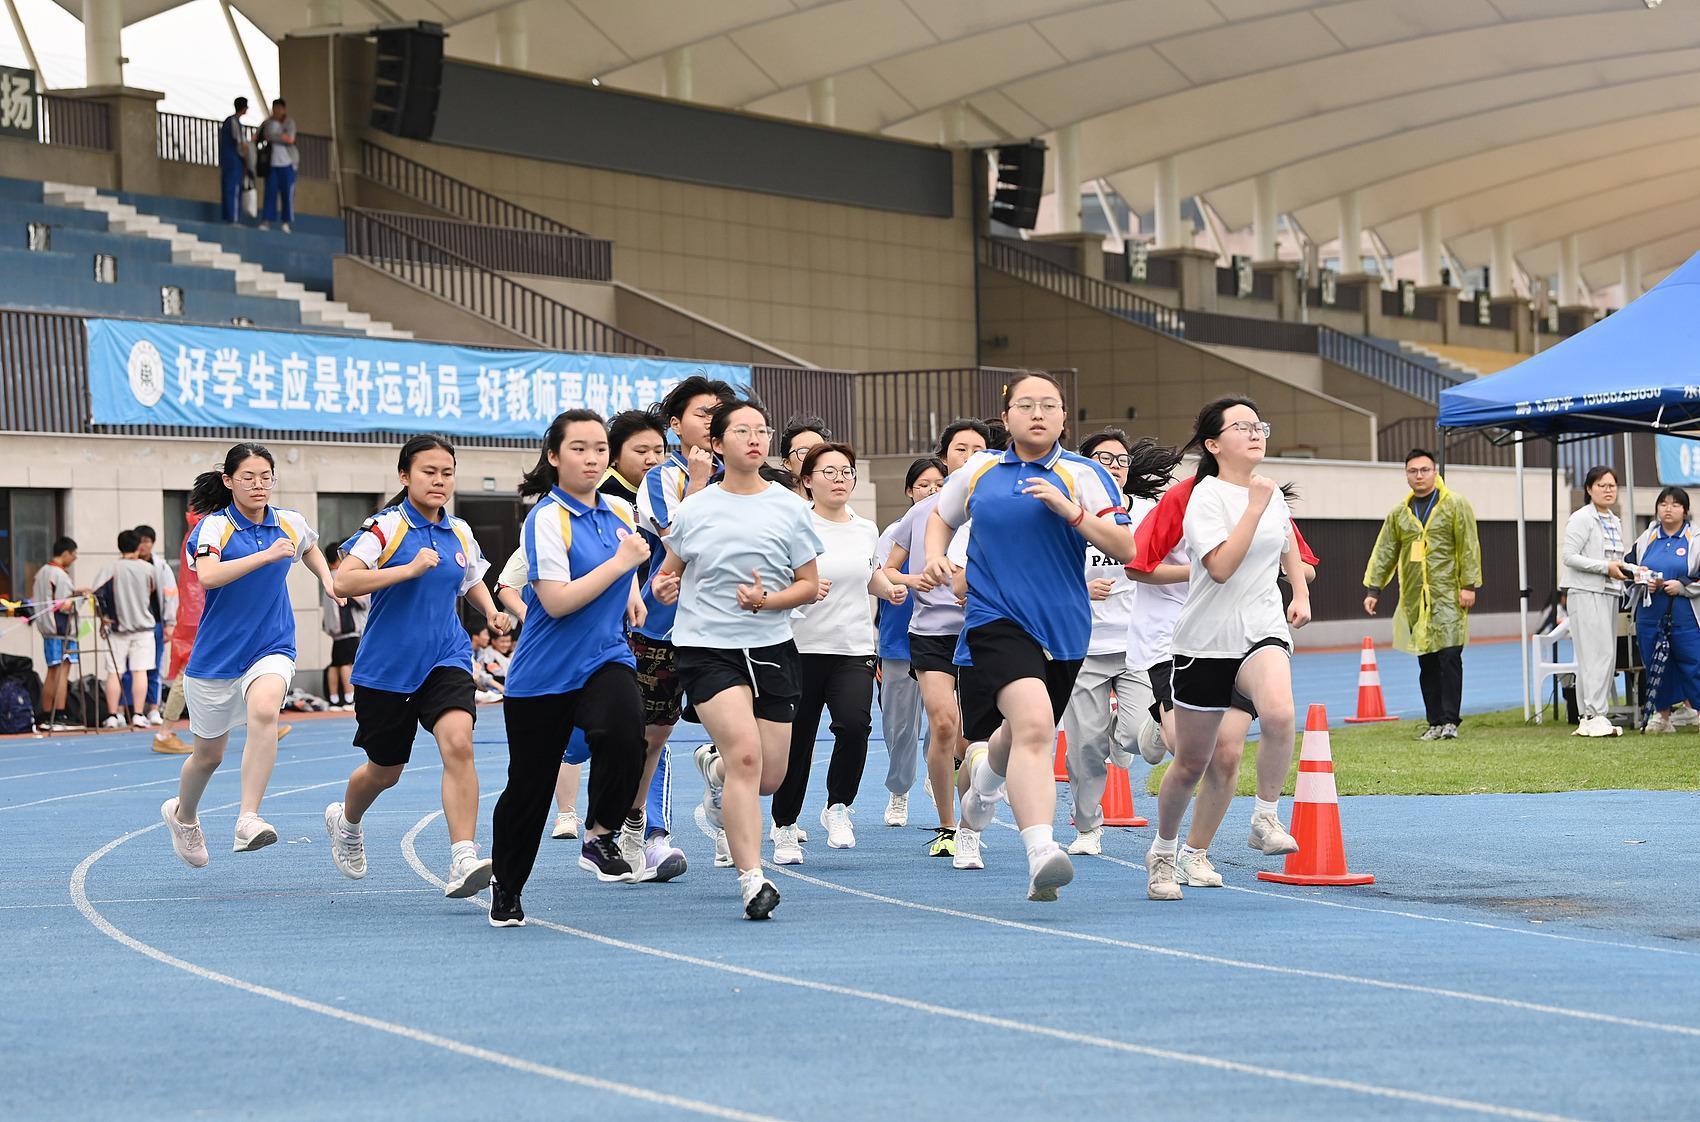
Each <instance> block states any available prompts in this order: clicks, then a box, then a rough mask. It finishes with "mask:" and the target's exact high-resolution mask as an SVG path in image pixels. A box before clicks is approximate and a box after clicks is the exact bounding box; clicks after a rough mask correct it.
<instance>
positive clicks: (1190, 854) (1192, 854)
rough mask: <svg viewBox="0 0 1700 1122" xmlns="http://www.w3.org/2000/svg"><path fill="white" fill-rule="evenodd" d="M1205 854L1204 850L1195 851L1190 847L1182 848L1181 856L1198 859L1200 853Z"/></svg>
mask: <svg viewBox="0 0 1700 1122" xmlns="http://www.w3.org/2000/svg"><path fill="white" fill-rule="evenodd" d="M1203 852H1204V851H1203V850H1202V849H1194V848H1192V846H1190V845H1183V846H1181V856H1182V857H1197V856H1198V855H1199V854H1200V853H1203Z"/></svg>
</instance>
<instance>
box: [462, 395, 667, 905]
mask: <svg viewBox="0 0 1700 1122" xmlns="http://www.w3.org/2000/svg"><path fill="white" fill-rule="evenodd" d="M607 469H608V430H607V428H605V427H604V426H603V424H602V418H601V417H599V416H598V415H597V414H595V413H593V412H591V411H590V410H588V409H569V410H567V411H566V412H565V413H562V414H561V415H560V416H558V417H556V418H555V420H554V421H553V422H552V423H551V424H550V425H549V431H548V433H547V434H546V435H545V436H544V441H543V451H542V454H541V455H539V456H538V458H537V466H536V467H534V468H532V469H531V471H530V472H529V473H527V475H526V477H525V478H524V479H523V480H521V481H520V488H519V491H520V496H521V497H522V498H523V497H524V496H527V495H541V496H542V497H541V498H539V499H538V501H537V505H536V506H534V507H532V508H531V513H530V514H528V515H526V518H525V529H524V531H523V533H522V535H521V548H522V549H524V551H525V557H526V577H527V580H526V585H525V590H524V592H523V593H522V595H523V597H524V600H525V609H526V610H525V627H524V628H523V629H522V630H521V631H520V636H519V646H518V647H517V648H515V650H514V656H513V661H512V662H511V663H509V665H508V678H507V682H506V687H507V700H506V701H504V702H503V704H502V708H503V709H504V710H505V711H506V715H507V722H508V785H507V786H506V787H505V788H504V789H503V790H502V796H501V798H500V799H498V800H497V801H496V810H495V813H494V815H493V816H492V821H491V829H492V832H493V833H494V835H495V837H494V841H493V843H492V853H493V855H494V857H495V878H496V879H495V884H494V886H493V887H492V889H491V894H490V895H491V903H490V924H491V926H493V927H522V926H524V925H525V910H524V908H523V907H522V906H521V904H520V893H521V892H522V891H524V889H525V882H526V880H527V878H529V877H530V876H531V868H532V866H533V865H534V864H535V863H536V861H537V847H538V844H539V843H540V842H541V841H542V839H543V831H544V829H545V827H546V826H547V824H548V821H549V804H550V800H551V799H552V797H553V796H554V793H555V779H556V775H557V773H558V772H559V770H560V764H561V756H562V754H563V753H564V752H565V751H566V748H567V742H568V740H569V739H570V738H571V736H572V734H573V730H574V729H580V730H583V732H584V738H585V741H586V743H587V744H588V745H589V748H590V792H589V798H588V799H587V800H586V804H585V815H584V834H585V837H584V845H583V847H582V849H581V851H580V855H579V867H580V868H582V869H584V870H586V871H587V872H591V873H594V874H595V875H596V878H597V879H598V880H601V881H621V880H632V879H635V878H636V877H637V875H638V870H642V869H643V868H644V844H643V843H644V838H643V812H642V810H641V809H640V810H638V811H635V812H633V811H632V809H631V808H632V806H633V804H634V801H635V799H636V797H637V793H638V787H639V783H640V782H641V780H642V777H643V770H644V734H643V694H642V693H641V692H640V691H639V689H638V681H637V670H636V663H637V660H636V659H635V658H634V657H633V656H632V650H631V647H630V646H629V645H628V644H627V642H626V624H627V623H628V622H630V623H632V624H633V625H635V624H637V623H639V622H641V621H642V618H643V601H642V599H641V598H640V596H639V593H638V587H637V580H636V578H635V577H634V575H633V574H634V572H635V570H636V569H637V568H638V567H639V566H640V565H642V564H643V563H644V561H645V560H647V559H648V557H649V543H648V542H647V541H645V540H644V537H643V535H642V534H640V533H638V532H637V525H636V515H635V514H634V512H633V510H632V506H631V504H630V503H628V502H626V501H625V500H624V499H619V498H615V497H614V496H612V495H601V494H598V493H597V490H596V485H597V484H598V483H599V482H600V481H601V479H602V474H603V472H605V471H607ZM628 812H630V813H628ZM622 824H623V825H622ZM615 830H619V831H620V834H619V839H618V841H616V839H615V836H614V831H615Z"/></svg>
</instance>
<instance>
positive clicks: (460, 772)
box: [325, 436, 510, 898]
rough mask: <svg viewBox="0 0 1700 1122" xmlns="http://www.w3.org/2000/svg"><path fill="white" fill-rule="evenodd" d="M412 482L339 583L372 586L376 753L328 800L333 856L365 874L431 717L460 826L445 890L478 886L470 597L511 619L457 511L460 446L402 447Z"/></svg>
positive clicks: (358, 671) (366, 640)
mask: <svg viewBox="0 0 1700 1122" xmlns="http://www.w3.org/2000/svg"><path fill="white" fill-rule="evenodd" d="M396 471H397V473H398V474H399V475H400V477H401V485H402V489H401V491H400V492H399V493H398V494H397V495H396V496H395V497H394V498H393V499H391V500H390V502H389V505H388V506H386V507H385V508H384V509H383V510H380V511H379V512H378V513H377V514H374V515H373V516H372V517H370V518H368V519H367V520H366V522H365V523H364V524H363V525H362V526H361V527H360V529H359V531H358V532H356V533H355V534H354V536H353V537H351V538H349V539H348V541H346V542H344V543H343V547H342V551H343V560H342V564H341V565H339V566H337V570H336V588H337V592H338V594H340V595H342V596H370V597H371V598H372V607H371V609H370V612H369V613H368V615H367V617H366V633H365V635H364V636H363V637H362V639H361V642H360V650H359V653H357V654H356V655H355V656H354V675H353V681H354V684H355V685H356V686H358V687H360V688H359V690H358V691H356V693H355V695H354V714H355V719H356V721H357V722H358V724H357V726H356V728H355V732H354V744H355V746H356V747H358V748H364V749H365V750H366V759H367V762H366V763H364V764H361V765H360V766H359V767H357V768H355V769H354V774H352V775H350V776H349V777H348V790H347V792H346V793H345V794H344V795H343V801H342V802H340V803H331V804H330V805H329V806H327V807H326V808H325V832H326V833H327V834H329V835H330V841H331V860H332V861H333V862H334V863H335V864H336V867H337V869H338V870H340V871H341V872H342V874H343V876H346V877H350V878H353V879H355V880H358V879H360V878H361V877H363V876H365V875H366V843H365V836H364V834H363V832H362V830H361V826H360V822H361V819H363V818H364V817H365V816H366V811H367V810H368V809H370V808H371V806H372V804H373V803H374V802H375V801H377V798H378V796H379V795H381V794H383V793H384V792H385V791H387V790H389V789H390V788H391V787H394V786H395V785H396V783H397V782H398V781H400V779H401V773H402V770H403V769H404V768H406V767H407V762H408V760H409V759H410V758H411V757H412V755H413V737H414V733H415V732H417V731H418V730H419V729H421V728H423V729H424V730H425V731H426V732H429V733H431V734H432V735H433V736H434V737H436V740H437V751H438V752H439V753H441V755H442V757H443V818H444V820H445V821H446V822H447V824H448V828H449V875H448V880H447V882H446V886H445V887H444V889H443V895H445V896H452V897H456V898H463V897H467V896H473V895H476V894H477V893H478V892H480V891H482V890H483V888H484V887H485V886H486V885H488V884H489V883H490V861H489V860H488V859H485V860H482V861H480V860H479V859H478V846H477V843H476V842H474V841H473V837H474V834H475V832H476V830H477V826H478V773H477V771H476V770H474V768H473V763H472V725H473V721H474V719H475V718H474V713H475V710H476V702H475V701H474V699H473V695H474V693H475V692H476V691H475V690H474V687H473V682H472V640H471V638H470V637H469V636H468V635H467V631H466V628H465V627H464V626H463V625H462V624H461V621H460V607H459V604H460V598H461V597H462V596H464V597H466V598H467V599H468V600H469V601H471V603H472V606H473V607H475V608H477V609H478V611H479V612H480V613H481V614H482V615H483V616H484V618H485V619H487V620H488V621H489V622H490V629H491V630H492V631H494V632H495V633H496V634H498V635H500V634H503V633H505V632H506V631H507V630H508V627H509V626H510V624H509V620H508V616H507V613H505V612H500V611H497V610H496V605H495V603H494V602H493V601H492V600H491V599H490V590H489V589H488V588H486V587H485V586H484V582H483V578H484V574H485V572H486V571H488V570H489V568H490V563H489V562H488V561H486V560H485V559H484V552H483V550H481V549H479V548H478V540H477V539H476V538H474V537H473V536H472V527H471V526H469V525H467V524H466V522H465V521H463V520H461V519H459V518H456V517H455V516H454V515H452V514H450V513H449V512H448V505H449V503H450V501H452V500H453V499H454V493H455V450H454V447H453V446H452V445H450V444H449V442H448V441H446V440H443V439H442V438H441V437H436V436H416V437H414V438H413V439H412V440H409V441H408V442H407V443H406V444H404V445H402V446H401V456H400V459H399V460H398V461H397V464H396Z"/></svg>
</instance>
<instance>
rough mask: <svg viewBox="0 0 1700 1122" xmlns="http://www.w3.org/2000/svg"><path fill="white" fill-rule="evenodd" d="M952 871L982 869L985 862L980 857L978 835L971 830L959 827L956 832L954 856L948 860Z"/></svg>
mask: <svg viewBox="0 0 1700 1122" xmlns="http://www.w3.org/2000/svg"><path fill="white" fill-rule="evenodd" d="M950 867H951V868H953V869H984V868H985V867H986V862H985V861H984V860H983V859H982V858H981V857H980V835H979V834H978V833H977V832H975V831H973V830H964V829H962V828H961V827H958V828H957V831H956V856H954V857H952V858H951V859H950Z"/></svg>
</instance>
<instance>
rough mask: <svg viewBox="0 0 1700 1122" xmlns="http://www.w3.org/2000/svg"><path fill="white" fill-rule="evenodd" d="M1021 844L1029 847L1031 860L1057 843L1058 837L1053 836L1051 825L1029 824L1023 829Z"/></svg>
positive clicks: (1028, 856) (1028, 853) (1029, 859)
mask: <svg viewBox="0 0 1700 1122" xmlns="http://www.w3.org/2000/svg"><path fill="white" fill-rule="evenodd" d="M1021 844H1022V845H1025V846H1026V847H1027V860H1028V861H1029V862H1031V861H1033V860H1035V859H1037V858H1038V857H1039V855H1040V854H1042V853H1044V852H1046V851H1047V850H1049V849H1051V848H1052V847H1053V846H1055V845H1056V844H1057V843H1056V839H1055V838H1053V837H1052V836H1051V827H1050V826H1048V825H1039V826H1029V827H1027V828H1026V829H1025V830H1023V831H1021Z"/></svg>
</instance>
